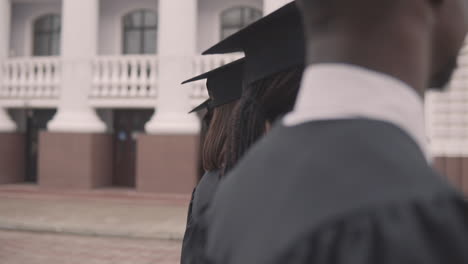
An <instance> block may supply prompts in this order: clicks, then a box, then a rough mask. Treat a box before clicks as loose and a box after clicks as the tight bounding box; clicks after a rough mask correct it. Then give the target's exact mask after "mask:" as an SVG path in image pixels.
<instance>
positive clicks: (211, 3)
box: [197, 0, 263, 52]
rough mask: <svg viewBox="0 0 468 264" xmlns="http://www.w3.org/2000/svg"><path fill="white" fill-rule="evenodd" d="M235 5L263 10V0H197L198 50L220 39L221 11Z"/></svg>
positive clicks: (200, 50) (204, 48) (202, 49)
mask: <svg viewBox="0 0 468 264" xmlns="http://www.w3.org/2000/svg"><path fill="white" fill-rule="evenodd" d="M235 6H250V7H255V8H257V9H259V10H263V0H198V13H199V15H198V45H197V50H198V51H199V52H202V51H204V50H206V49H207V48H209V47H211V46H212V45H213V44H215V43H216V42H218V41H220V37H221V23H220V22H221V21H220V15H221V12H222V11H224V10H226V9H229V8H231V7H235Z"/></svg>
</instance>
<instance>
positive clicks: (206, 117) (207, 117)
mask: <svg viewBox="0 0 468 264" xmlns="http://www.w3.org/2000/svg"><path fill="white" fill-rule="evenodd" d="M199 116H200V118H201V121H200V123H201V128H200V139H199V143H198V180H200V179H201V178H202V176H203V175H204V174H205V167H204V164H203V145H204V144H205V138H206V133H208V129H209V127H210V122H211V118H212V117H213V111H212V109H210V108H208V109H207V110H205V111H204V113H201V114H200V115H199Z"/></svg>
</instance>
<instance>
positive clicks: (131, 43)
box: [124, 30, 142, 54]
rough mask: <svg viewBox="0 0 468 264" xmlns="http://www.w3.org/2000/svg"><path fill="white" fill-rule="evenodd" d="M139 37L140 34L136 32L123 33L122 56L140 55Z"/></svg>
mask: <svg viewBox="0 0 468 264" xmlns="http://www.w3.org/2000/svg"><path fill="white" fill-rule="evenodd" d="M141 35H142V33H141V32H140V31H137V30H132V31H127V32H126V33H125V47H124V54H140V53H141V39H142V37H141Z"/></svg>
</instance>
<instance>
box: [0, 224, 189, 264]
mask: <svg viewBox="0 0 468 264" xmlns="http://www.w3.org/2000/svg"><path fill="white" fill-rule="evenodd" d="M179 256H180V243H179V242H177V241H169V240H152V239H124V238H110V237H85V236H72V235H58V234H38V233H28V232H5V231H0V263H2V264H84V263H85V264H178V263H179Z"/></svg>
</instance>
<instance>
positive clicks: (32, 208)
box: [0, 185, 190, 240]
mask: <svg viewBox="0 0 468 264" xmlns="http://www.w3.org/2000/svg"><path fill="white" fill-rule="evenodd" d="M189 198H190V197H189V196H170V195H153V194H139V193H136V192H134V191H131V190H117V189H108V190H98V191H90V192H63V191H62V192H58V191H44V190H40V189H38V187H36V186H26V185H11V186H0V230H15V231H29V232H52V233H63V234H74V235H84V236H108V237H109V236H110V237H125V238H148V239H165V240H181V239H182V237H183V232H184V229H185V222H186V213H187V204H188V202H189Z"/></svg>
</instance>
